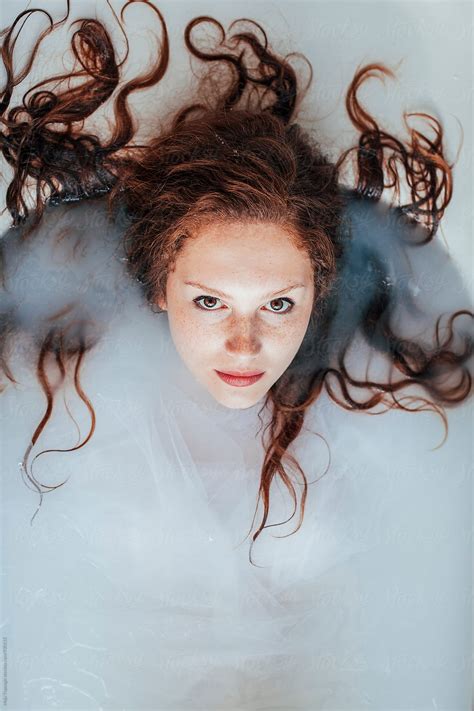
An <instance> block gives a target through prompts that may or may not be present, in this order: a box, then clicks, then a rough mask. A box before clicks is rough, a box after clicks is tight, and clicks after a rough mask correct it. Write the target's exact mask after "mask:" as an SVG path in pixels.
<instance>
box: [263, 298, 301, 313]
mask: <svg viewBox="0 0 474 711" xmlns="http://www.w3.org/2000/svg"><path fill="white" fill-rule="evenodd" d="M275 301H276V302H278V301H282V302H283V301H285V302H286V303H287V304H288V308H287V309H285V310H284V311H282V310H281V309H277V310H276V311H271V313H273V314H287V313H289V312H290V311H291V310H292V309H293V306H294V305H295V302H294V301H293V299H289V298H288V297H287V296H285V297H279V298H278V299H272V300H271V301H269V302H268V303H269V304H273V303H275Z"/></svg>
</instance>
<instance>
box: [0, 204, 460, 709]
mask: <svg viewBox="0 0 474 711" xmlns="http://www.w3.org/2000/svg"><path fill="white" fill-rule="evenodd" d="M369 213H370V214H371V215H372V219H373V221H372V225H373V230H372V231H367V229H366V225H367V219H366V217H367V215H368V214H369ZM348 214H350V217H351V221H352V227H353V231H352V238H353V242H352V244H353V249H352V250H349V251H348V252H347V254H348V255H352V257H351V259H349V260H348V261H347V262H346V269H347V270H346V271H345V272H342V273H343V274H344V275H345V276H344V278H343V279H342V280H341V285H343V287H344V288H343V289H341V292H340V293H341V298H340V301H339V310H338V312H337V313H338V315H337V317H336V318H335V319H334V327H333V331H332V334H333V337H334V338H335V339H337V338H339V337H341V334H343V333H344V332H345V331H347V329H348V328H350V329H352V330H356V327H357V323H356V320H355V319H356V315H357V313H358V312H360V311H361V310H362V305H363V302H364V300H366V299H368V298H369V293H368V292H369V290H370V282H369V281H367V282H366V285H365V288H364V289H358V290H357V292H356V291H354V290H351V289H349V290H348V291H347V288H348V286H349V285H350V284H351V283H352V284H354V283H355V282H357V274H358V269H359V265H360V264H361V263H363V264H364V270H365V268H366V266H367V260H366V259H364V258H362V256H361V255H367V251H366V250H367V249H369V252H370V251H372V252H373V251H374V250H381V253H382V252H383V253H384V254H385V258H386V265H387V268H389V271H390V275H391V280H392V282H393V285H394V286H393V288H397V295H398V299H397V303H398V308H399V314H400V316H401V317H402V318H401V321H400V322H401V324H402V326H403V332H406V333H411V334H412V335H413V334H415V333H416V334H420V333H422V332H423V330H424V324H425V321H424V319H428V321H427V322H428V323H432V318H433V313H435V312H439V313H442V312H444V311H445V310H448V311H451V310H452V308H455V307H456V306H458V305H459V303H461V304H465V303H466V295H465V293H464V291H463V290H462V289H459V286H460V284H459V281H457V272H456V270H455V268H454V265H453V264H452V262H451V261H450V259H449V257H448V256H447V255H446V254H445V253H444V252H443V251H442V250H441V249H440V248H439V246H435V245H430V246H429V247H428V248H426V249H424V250H418V251H416V250H414V251H413V254H412V253H411V252H410V258H411V267H410V269H408V267H407V261H406V260H405V259H402V258H401V255H403V254H404V252H403V250H402V249H401V247H400V243H399V242H398V240H397V238H396V234H395V232H394V231H393V230H394V224H395V223H392V222H390V220H389V219H388V216H389V212H387V210H386V208H383V207H382V206H381V205H377V206H375V205H373V204H372V203H370V201H368V202H367V203H362V202H361V201H360V200H359V201H356V202H354V203H353V204H350V205H349V207H348ZM91 224H93V225H94V227H95V230H97V229H98V228H99V226H102V228H103V229H99V231H100V232H101V234H102V235H103V237H104V239H103V240H102V242H100V243H98V242H97V240H96V233H95V232H94V241H90V239H89V237H90V235H91V234H92V233H91V231H90V230H88V228H87V225H91ZM66 227H67V228H68V229H69V240H68V241H67V242H65V241H61V240H58V239H57V238H58V236H59V235H60V234H62V233H63V232H64V230H65V229H66ZM383 227H384V229H385V232H384V229H382V228H383ZM42 230H43V232H42V233H41V234H39V235H37V239H35V241H34V242H32V243H31V244H30V246H29V247H25V248H23V249H24V251H22V250H21V249H17V248H15V246H14V245H15V238H14V235H13V234H12V235H11V236H10V241H7V242H6V243H4V244H6V249H5V252H4V256H5V258H6V259H5V263H6V265H7V270H6V273H7V275H8V274H10V275H12V276H15V278H14V279H13V278H12V280H11V282H7V286H8V287H11V288H8V291H7V294H8V296H7V295H5V294H4V297H5V298H4V302H3V303H4V304H6V303H7V302H6V299H7V298H8V299H9V300H10V301H9V302H8V303H9V304H10V306H11V305H12V304H14V305H15V308H14V309H12V310H13V311H14V312H15V314H16V317H17V318H18V323H20V322H21V324H22V327H21V329H20V330H19V331H18V334H17V335H18V338H17V339H16V340H15V343H16V348H14V349H13V352H12V356H13V359H12V360H11V361H10V362H11V364H12V365H14V372H15V374H16V375H17V378H18V380H19V385H18V386H14V385H11V386H9V387H8V388H7V389H6V391H5V392H4V393H3V395H2V398H1V399H0V407H1V419H2V432H3V436H2V437H3V439H2V441H3V444H4V453H3V468H4V476H3V477H2V487H3V488H2V506H3V511H2V521H3V524H2V525H3V529H2V532H3V564H4V570H5V571H6V572H7V574H6V575H4V576H3V578H2V581H3V582H2V586H3V589H2V598H3V603H2V619H3V622H4V626H3V630H4V631H3V634H4V636H6V637H7V638H8V698H9V701H8V705H9V707H10V708H12V709H18V710H19V709H47V708H58V707H59V708H67V709H86V708H87V709H99V708H103V709H111V710H112V709H118V708H135V709H145V708H153V709H157V710H158V709H159V710H160V711H161V710H163V711H165V709H166V711H171V709H174V710H176V711H178V710H179V711H181V710H183V709H197V708H206V709H209V710H210V709H215V710H216V711H221V710H223V709H249V710H250V709H252V710H255V709H258V708H262V709H263V708H271V709H288V710H289V709H298V708H301V709H308V710H309V709H314V708H322V707H324V708H327V709H347V710H348V711H349V709H350V710H351V711H353V709H354V708H356V707H357V708H359V707H360V708H363V707H364V706H366V705H367V703H369V702H370V704H371V705H372V706H373V707H374V708H387V704H389V703H390V704H391V706H393V707H403V706H406V707H408V705H409V706H410V708H412V709H422V708H426V707H427V706H428V705H429V704H430V703H431V699H432V698H435V699H436V703H437V705H438V706H439V707H440V708H442V707H451V708H464V707H465V708H467V699H468V694H469V677H470V673H469V669H468V665H467V660H468V659H469V654H470V649H469V634H468V630H467V629H466V626H465V622H466V620H467V619H468V617H469V599H470V597H469V594H468V591H469V584H470V583H469V570H470V566H469V540H468V532H469V525H470V522H469V516H470V512H469V506H468V501H469V491H470V476H469V467H468V464H469V463H468V461H467V460H466V459H465V460H462V459H461V457H460V453H461V452H465V453H466V456H467V453H468V441H469V439H468V438H469V417H468V416H467V415H468V414H469V412H470V410H469V407H470V406H469V405H468V404H466V405H465V406H462V407H459V408H458V409H456V411H454V412H450V413H449V425H450V427H449V435H448V438H447V440H446V441H445V443H444V444H443V446H442V447H440V448H439V449H434V448H435V447H436V446H437V445H439V444H440V442H441V440H442V436H443V431H442V423H441V421H440V419H439V418H438V417H437V416H435V414H433V413H432V412H424V413H418V414H408V413H405V412H400V411H391V412H388V413H385V414H381V415H376V416H374V415H372V416H368V415H365V414H364V413H354V412H348V411H345V410H343V409H342V408H340V407H338V406H337V405H336V404H335V403H334V402H333V401H332V400H331V398H329V397H328V395H327V394H326V393H324V392H323V393H322V394H321V396H320V397H319V398H318V400H317V401H316V402H315V404H314V405H313V406H312V407H311V408H310V409H309V411H308V412H307V415H306V418H305V423H304V426H303V430H302V432H301V433H300V435H299V436H298V438H297V439H296V440H295V442H294V443H293V444H292V446H291V447H290V452H291V453H292V454H294V455H295V456H296V458H297V460H298V461H299V462H300V463H301V465H302V467H303V469H304V470H305V472H306V475H307V478H308V481H309V482H310V484H309V494H308V501H307V505H306V514H305V518H304V521H303V524H302V526H301V528H300V529H299V530H298V531H297V532H296V533H295V534H293V535H288V536H287V537H286V538H277V537H278V536H284V535H287V534H289V533H291V532H292V531H293V530H294V518H293V520H290V521H288V522H287V523H285V524H284V525H278V526H275V527H273V528H267V529H266V530H265V531H264V532H263V533H262V535H261V537H260V538H259V539H258V541H257V543H256V545H255V553H254V560H255V563H256V566H251V565H249V561H248V540H246V539H245V537H246V534H247V532H248V529H249V526H250V524H251V520H252V516H253V513H254V508H255V504H256V499H257V493H258V480H259V473H260V470H261V466H262V458H263V455H264V452H263V448H262V445H261V443H260V441H259V436H258V435H257V431H258V428H259V425H260V422H259V413H260V411H261V408H262V401H259V402H257V403H255V404H253V405H251V406H250V407H245V408H232V407H227V406H226V405H224V404H222V403H220V402H219V401H218V400H217V399H216V398H214V397H213V396H212V394H211V393H210V392H209V391H208V389H207V388H206V387H205V386H204V385H203V384H202V383H200V382H198V380H197V379H196V378H194V377H193V374H192V373H191V372H190V370H189V368H188V367H187V366H186V364H185V363H184V362H183V360H182V358H181V357H180V356H179V354H178V352H177V349H176V346H175V343H174V341H173V338H172V334H171V331H170V325H169V320H168V315H167V314H166V312H163V313H155V314H154V313H152V312H150V310H149V308H148V305H147V304H146V302H144V300H143V297H142V296H141V293H140V290H139V288H138V285H137V284H135V283H133V282H131V281H126V280H124V278H123V263H122V261H121V251H120V248H119V245H120V242H119V240H118V238H119V237H120V230H118V231H117V229H116V228H114V227H112V226H109V227H108V228H107V226H106V222H105V218H104V216H103V212H102V207H101V205H100V203H94V202H91V203H87V202H86V203H84V204H82V205H80V206H76V207H73V208H68V207H67V206H64V207H59V208H54V210H52V211H50V212H49V214H48V216H47V218H45V223H44V227H43V228H42ZM41 236H43V239H41ZM54 244H56V246H53V245H54ZM74 244H75V245H76V250H75V254H76V257H77V258H76V261H75V262H74V267H73V268H72V269H71V270H70V271H68V272H66V271H65V267H64V264H65V259H64V256H65V252H64V250H67V251H68V250H70V248H71V247H72V245H74ZM390 244H391V245H392V247H393V249H392V250H391V251H388V252H387V250H386V247H387V245H390ZM51 250H52V251H51ZM421 253H423V255H421ZM66 261H67V263H68V264H71V263H70V261H69V259H68V260H66ZM46 265H48V270H50V271H47V270H46ZM98 265H100V268H99V269H97V267H98ZM38 269H39V272H37V271H35V270H38ZM425 270H427V271H429V272H430V274H431V275H433V274H436V273H439V274H441V273H442V274H443V279H442V280H441V279H440V280H437V281H436V280H432V281H431V282H430V284H429V285H428V286H426V281H424V280H423V278H421V277H422V276H423V274H425V273H427V271H425ZM364 273H365V271H364ZM38 274H42V275H43V277H42V279H40V280H38V279H37V278H36V276H37V275H38ZM35 275H36V276H35ZM351 275H352V278H353V281H352V282H351V278H350V276H351ZM397 283H398V284H399V286H398V287H396V286H395V285H396V284H397ZM434 283H437V285H438V292H437V295H436V298H434V297H433V284H434ZM85 284H87V288H85V287H84V285H85ZM61 285H63V287H64V289H63V290H61ZM41 289H42V290H43V291H41ZM461 292H462V293H461ZM356 293H357V294H358V299H357V300H356V299H355V294H356ZM48 294H49V296H50V297H51V299H48ZM61 294H62V296H61ZM73 297H74V298H73ZM71 302H74V303H75V304H76V311H73V312H72V314H73V316H74V317H75V318H78V317H79V316H80V317H81V318H83V317H85V316H89V317H90V318H91V332H92V333H94V334H96V333H100V334H101V337H100V339H99V340H98V342H97V344H96V345H95V346H94V347H93V348H92V349H91V351H90V352H89V353H88V357H87V359H86V360H85V361H84V364H83V366H82V372H81V383H82V386H83V389H84V391H85V393H87V396H88V397H89V398H90V400H91V402H92V403H93V405H94V409H95V411H96V416H97V420H96V430H95V432H94V435H93V437H92V439H91V440H90V441H89V442H88V443H87V445H85V446H84V447H83V448H81V449H80V450H77V451H73V452H49V453H46V454H44V455H43V456H41V457H39V458H38V459H37V460H36V461H35V462H34V465H33V472H34V474H35V477H36V478H37V479H38V480H39V481H41V482H43V483H44V484H48V485H50V486H53V485H56V484H60V483H61V482H63V481H64V480H65V479H67V481H66V482H65V484H64V485H63V486H60V487H59V488H58V489H55V490H53V491H51V492H49V493H48V495H47V496H44V497H43V500H42V504H41V506H40V507H39V509H37V506H38V492H37V491H34V490H33V491H29V490H28V489H27V488H26V487H25V482H24V481H22V478H21V471H20V469H19V468H18V462H19V461H20V459H21V455H22V453H23V449H24V444H25V442H26V441H28V437H30V436H31V432H32V431H33V429H34V427H35V426H36V424H37V422H38V420H39V419H40V417H41V416H42V414H43V412H44V396H43V394H42V393H41V391H40V390H39V388H38V386H37V382H36V379H35V378H34V377H33V374H32V373H31V368H30V363H29V361H30V360H31V359H33V356H34V348H33V347H32V345H31V344H32V342H33V341H34V338H33V339H32V338H31V337H32V336H33V335H34V330H33V326H32V325H33V324H36V325H37V324H41V323H42V322H43V323H44V322H45V321H46V319H47V318H48V316H51V314H52V313H53V312H56V313H57V312H60V311H61V307H62V308H63V309H64V307H65V305H66V304H70V303H71ZM410 304H411V306H410ZM349 306H351V308H349ZM415 307H416V308H415ZM41 309H42V312H41ZM42 319H43V321H42ZM71 321H74V318H72V317H71ZM92 323H95V326H92ZM28 343H30V346H29V347H28ZM22 344H23V345H22ZM354 344H355V348H354V353H353V358H352V360H351V362H352V365H353V367H354V369H355V370H356V371H357V370H359V371H362V372H364V370H365V368H366V367H367V366H368V363H369V361H370V363H371V369H372V368H375V370H376V371H378V372H384V368H385V366H386V363H385V362H384V359H383V358H382V357H381V354H379V353H376V352H375V351H373V350H371V349H370V348H369V346H368V345H367V343H366V342H365V341H364V339H363V338H358V339H357V338H356V339H355V340H354ZM371 372H372V371H371ZM50 375H51V377H52V378H53V375H54V367H52V365H51V364H50ZM229 387H230V386H229ZM65 393H66V403H67V406H68V407H69V409H70V411H71V413H72V414H73V416H74V418H75V419H76V420H77V422H78V425H79V428H80V431H81V434H82V436H84V432H86V431H87V429H88V426H89V413H88V411H87V408H85V407H84V403H83V402H81V401H80V399H79V398H78V397H77V393H75V392H74V390H73V388H72V386H71V384H69V386H68V387H66V389H65ZM269 416H270V413H269V412H268V410H264V411H263V413H262V417H263V422H264V424H266V423H267V422H268V418H269ZM76 435H77V432H76V430H75V427H74V424H73V422H72V421H71V420H70V419H69V417H68V416H67V410H66V406H65V403H63V402H62V399H61V398H59V399H58V405H57V408H56V410H55V411H54V413H53V417H52V420H51V422H50V423H49V425H48V427H47V428H46V430H45V432H44V434H43V436H42V438H41V441H40V442H39V443H38V445H37V447H36V449H35V450H34V451H35V452H37V451H38V452H39V451H41V450H43V449H48V448H56V449H57V448H68V447H72V446H74V444H75V443H76V441H78V439H77V436H76ZM318 435H321V436H318ZM323 438H325V440H326V441H324V439H323ZM453 462H456V465H455V466H454V467H453ZM35 513H36V515H35V516H34V519H33V520H31V519H32V517H33V514H35ZM291 513H292V505H291V500H290V498H289V496H288V494H287V492H286V491H285V490H284V489H283V487H282V486H281V484H279V482H278V480H274V482H273V484H272V499H271V506H270V520H269V522H270V523H272V524H280V523H281V522H282V521H286V520H287V519H288V518H289V517H290V516H291ZM30 522H31V525H30ZM260 566H261V567H260Z"/></svg>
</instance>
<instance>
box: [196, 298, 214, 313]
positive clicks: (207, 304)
mask: <svg viewBox="0 0 474 711" xmlns="http://www.w3.org/2000/svg"><path fill="white" fill-rule="evenodd" d="M193 301H194V303H195V304H196V306H197V308H198V309H202V310H203V311H217V310H218V309H213V308H211V307H212V306H213V305H214V306H215V304H212V303H211V304H209V301H211V302H212V301H219V299H216V297H215V296H198V297H197V298H195V299H193ZM201 301H205V302H207V303H206V304H205V305H204V306H201V304H200V302H201ZM208 307H209V308H208Z"/></svg>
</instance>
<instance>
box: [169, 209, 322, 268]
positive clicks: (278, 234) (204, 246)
mask: <svg viewBox="0 0 474 711" xmlns="http://www.w3.org/2000/svg"><path fill="white" fill-rule="evenodd" d="M176 267H177V269H178V270H179V271H182V272H183V273H184V271H189V269H198V270H199V274H200V276H201V275H202V274H206V273H209V274H210V275H212V273H213V272H216V271H220V272H222V271H225V272H232V273H239V272H241V273H243V274H245V273H247V274H248V273H250V272H251V273H252V274H253V275H254V276H256V275H257V274H261V275H262V277H263V276H267V275H271V276H272V277H273V276H275V278H278V276H282V277H284V276H287V275H288V274H294V275H295V276H299V277H300V278H304V277H305V275H307V274H308V270H309V272H311V265H310V259H309V256H308V254H307V252H306V251H305V250H304V249H302V248H301V247H299V246H298V245H297V239H296V236H295V234H294V233H293V232H291V231H290V230H289V229H287V228H285V227H283V226H281V225H278V224H275V223H270V222H237V221H235V222H229V221H228V222H212V223H209V224H207V225H205V226H202V227H200V228H199V229H197V230H195V231H194V232H193V234H192V235H191V236H190V237H189V238H188V239H186V240H185V243H184V247H183V249H182V250H181V252H180V254H179V256H178V259H177V264H176Z"/></svg>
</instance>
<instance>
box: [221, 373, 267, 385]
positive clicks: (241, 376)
mask: <svg viewBox="0 0 474 711" xmlns="http://www.w3.org/2000/svg"><path fill="white" fill-rule="evenodd" d="M216 373H217V375H218V376H219V378H220V379H221V380H223V381H224V382H225V383H227V384H228V385H233V386H234V387H237V388H243V387H245V386H247V385H253V383H256V382H257V380H260V378H261V377H262V375H264V373H263V372H262V371H260V372H259V371H256V370H250V371H247V372H246V373H237V372H235V371H231V372H228V373H223V372H222V371H220V370H216Z"/></svg>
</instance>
